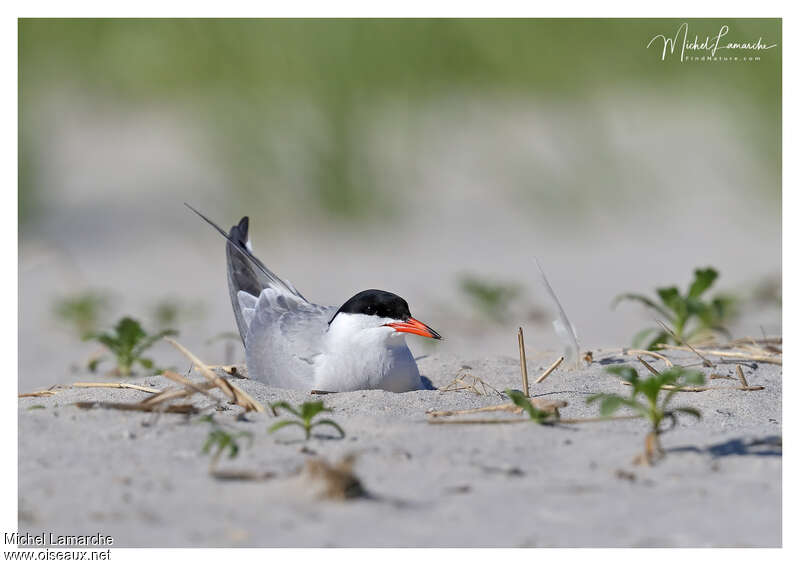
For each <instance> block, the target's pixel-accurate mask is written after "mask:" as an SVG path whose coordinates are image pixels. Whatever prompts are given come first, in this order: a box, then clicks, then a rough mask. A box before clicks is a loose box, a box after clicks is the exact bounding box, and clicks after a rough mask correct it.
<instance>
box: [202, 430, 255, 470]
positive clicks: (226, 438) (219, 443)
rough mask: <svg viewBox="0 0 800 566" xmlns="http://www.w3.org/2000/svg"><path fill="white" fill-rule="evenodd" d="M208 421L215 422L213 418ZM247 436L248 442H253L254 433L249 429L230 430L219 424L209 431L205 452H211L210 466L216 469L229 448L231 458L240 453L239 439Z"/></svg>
mask: <svg viewBox="0 0 800 566" xmlns="http://www.w3.org/2000/svg"><path fill="white" fill-rule="evenodd" d="M208 422H211V423H212V424H213V420H211V419H209V421H208ZM240 438H246V439H247V440H248V444H252V443H253V434H252V433H251V432H249V431H228V430H226V429H224V428H221V427H219V426H217V425H214V428H213V429H212V430H211V431H210V432H209V433H208V436H207V437H206V442H205V444H204V445H203V454H208V453H211V463H210V465H209V468H210V469H211V470H214V469H216V467H217V463H218V462H219V459H220V458H221V457H222V454H223V453H224V452H225V451H226V450H227V451H228V458H230V459H231V460H232V459H233V458H236V456H238V455H239V450H240V447H239V439H240Z"/></svg>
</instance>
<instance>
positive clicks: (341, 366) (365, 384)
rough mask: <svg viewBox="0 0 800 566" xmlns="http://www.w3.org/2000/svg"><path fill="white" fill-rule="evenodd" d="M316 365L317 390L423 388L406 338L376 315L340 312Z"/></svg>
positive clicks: (315, 380) (396, 390)
mask: <svg viewBox="0 0 800 566" xmlns="http://www.w3.org/2000/svg"><path fill="white" fill-rule="evenodd" d="M314 365H315V368H314V389H318V390H321V391H356V390H359V389H385V390H387V391H393V392H397V393H400V392H403V391H413V390H415V389H421V388H422V381H421V380H420V376H419V370H418V369H417V363H416V362H415V361H414V357H413V356H412V355H411V351H410V350H409V349H408V346H407V345H406V341H405V337H404V336H403V335H402V334H400V333H398V332H396V331H395V330H394V329H392V328H389V327H386V326H382V325H381V324H380V321H379V320H378V319H376V317H374V316H366V315H360V314H346V315H345V314H343V313H340V314H339V315H337V316H336V318H335V319H334V320H333V322H332V323H331V325H330V328H329V329H328V332H327V334H326V336H325V346H324V351H323V353H322V355H320V356H319V358H318V359H317V360H316V363H315V364H314Z"/></svg>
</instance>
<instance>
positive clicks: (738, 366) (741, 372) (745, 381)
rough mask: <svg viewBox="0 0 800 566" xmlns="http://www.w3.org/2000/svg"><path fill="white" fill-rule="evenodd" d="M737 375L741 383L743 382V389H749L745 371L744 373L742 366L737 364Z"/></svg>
mask: <svg viewBox="0 0 800 566" xmlns="http://www.w3.org/2000/svg"><path fill="white" fill-rule="evenodd" d="M736 375H738V376H739V381H741V382H742V386H743V387H749V384H748V383H747V379H746V378H745V377H744V371H742V366H741V365H739V364H736Z"/></svg>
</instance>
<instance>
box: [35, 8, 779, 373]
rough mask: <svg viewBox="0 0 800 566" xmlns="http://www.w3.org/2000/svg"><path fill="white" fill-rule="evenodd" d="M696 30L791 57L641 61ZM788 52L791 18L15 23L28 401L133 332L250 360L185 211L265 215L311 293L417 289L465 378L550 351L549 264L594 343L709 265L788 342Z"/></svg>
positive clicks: (271, 246)
mask: <svg viewBox="0 0 800 566" xmlns="http://www.w3.org/2000/svg"><path fill="white" fill-rule="evenodd" d="M683 22H688V24H689V35H690V37H689V39H690V40H691V39H693V37H694V35H695V34H697V35H699V36H700V41H702V39H703V38H704V37H705V36H714V35H716V34H717V33H718V32H719V31H720V28H721V27H722V26H728V28H729V31H728V33H727V35H726V37H725V38H724V40H723V43H724V42H725V41H739V42H742V41H748V42H754V41H756V40H757V39H758V38H762V42H763V43H766V44H777V47H776V48H774V49H770V50H768V51H762V52H759V53H756V54H755V55H758V56H760V60H758V61H738V62H732V61H728V62H722V61H709V62H699V61H687V62H684V63H681V62H680V59H679V57H677V56H670V57H668V58H667V60H665V61H662V60H661V47H660V44H657V45H656V46H654V47H651V48H650V49H648V48H647V44H648V42H649V41H650V40H651V38H653V37H654V36H655V35H657V34H664V35H666V36H668V37H673V36H674V35H675V34H676V32H677V30H678V28H679V26H680V25H681V23H683ZM781 46H782V35H781V21H780V20H778V19H749V20H737V19H726V18H716V19H706V20H695V19H690V20H682V19H660V20H652V19H651V20H642V19H591V20H590V19H513V20H512V19H492V20H475V19H436V20H431V19H396V20H374V19H359V20H314V19H312V20H280V19H279V20H274V19H273V20H267V19H247V20H239V19H226V20H219V19H216V20H214V19H180V20H171V19H164V20H152V19H124V20H121V19H120V20H115V19H22V20H20V21H19V100H20V109H19V111H20V120H19V147H20V151H19V159H20V164H19V165H20V168H19V170H20V178H19V207H20V208H19V216H20V224H19V226H20V289H21V290H20V337H21V339H20V367H21V371H20V380H21V381H23V380H25V381H27V383H29V384H31V385H34V384H40V385H46V384H50V383H52V382H54V380H55V381H58V379H60V378H58V377H57V376H58V375H60V374H63V373H64V372H65V371H67V368H69V367H70V366H72V367H73V368H75V370H76V371H79V372H80V371H84V368H85V363H84V362H85V360H84V359H83V358H85V357H86V356H88V355H89V354H90V353H91V351H90V350H91V347H90V346H89V345H88V344H85V343H82V342H80V341H79V340H77V339H76V336H77V334H76V330H75V329H78V330H79V331H80V332H83V331H85V330H86V329H87V328H109V327H110V326H111V325H112V324H113V323H114V321H116V320H118V319H119V318H120V317H121V316H124V315H131V316H134V317H135V318H137V319H139V320H141V321H142V323H143V324H144V325H145V327H146V329H147V330H148V331H155V330H158V329H160V328H163V327H165V326H170V327H175V328H177V329H178V330H180V331H181V341H182V342H184V343H185V344H187V346H189V347H190V348H191V349H193V350H194V351H196V352H197V353H198V354H199V355H201V356H202V357H204V358H206V359H207V360H208V361H210V362H222V361H228V360H229V359H230V358H237V357H240V356H241V349H240V346H239V345H238V342H237V340H236V337H235V336H233V338H232V337H231V334H230V331H231V330H233V328H234V326H233V317H232V314H231V309H230V305H229V302H228V296H227V290H226V288H225V265H224V247H223V243H222V241H221V240H220V238H219V237H218V236H217V235H216V234H214V233H213V232H212V231H211V230H209V229H208V228H207V227H206V226H204V225H203V224H202V223H201V222H200V221H199V220H198V219H197V218H196V217H194V216H193V215H192V214H191V213H189V212H188V211H187V210H186V209H185V208H183V206H182V203H183V202H184V201H186V202H189V203H191V204H192V205H194V206H195V207H197V208H199V209H200V210H202V211H204V212H205V213H207V214H208V215H209V216H210V217H211V218H213V219H215V220H217V221H218V222H219V223H220V224H221V225H223V226H230V225H231V224H233V223H234V222H236V221H238V219H239V218H240V217H241V216H242V215H245V214H248V215H250V216H251V224H250V226H251V232H252V237H253V243H254V246H255V250H256V254H257V255H258V256H259V257H260V258H261V259H262V260H263V261H264V262H265V264H266V265H268V266H269V267H270V268H272V269H273V270H274V271H276V272H277V273H278V274H279V275H281V276H283V277H285V278H288V279H290V280H292V281H293V282H294V283H295V284H296V285H297V286H298V288H299V289H300V290H301V292H303V294H304V295H305V296H307V297H309V298H310V299H312V300H315V301H317V302H320V303H325V304H330V305H333V304H341V303H342V302H343V301H344V300H345V299H346V298H348V297H349V296H351V295H352V294H354V293H355V292H357V291H360V290H362V289H365V288H382V289H387V290H391V291H394V292H396V293H398V294H400V295H402V296H404V297H405V298H407V299H408V301H409V304H410V305H411V309H412V312H413V313H414V314H415V316H417V317H418V318H420V319H422V320H425V321H426V322H427V323H429V324H431V326H433V327H434V328H436V329H437V330H438V331H439V332H441V333H442V334H443V335H445V336H446V337H447V341H446V342H445V343H442V344H440V345H438V348H439V350H438V351H439V352H442V353H448V352H449V353H451V354H453V355H454V356H456V357H458V359H459V360H461V357H462V356H463V355H465V353H469V354H470V355H474V356H489V355H497V354H507V355H510V356H515V355H516V348H517V343H516V327H517V326H518V325H524V326H525V332H526V337H528V340H529V342H530V344H529V350H530V351H535V350H541V349H548V348H559V347H560V345H559V341H558V339H557V338H556V337H555V335H554V333H553V329H552V326H551V324H550V322H551V320H552V314H553V313H552V305H550V304H549V303H548V301H547V298H546V297H544V296H543V295H542V293H541V290H540V289H539V287H538V286H537V281H538V275H537V272H536V269H535V266H534V263H533V257H534V256H536V257H538V258H539V260H540V261H541V262H542V264H543V266H544V268H545V270H546V272H547V274H548V277H549V278H550V280H551V283H552V284H553V287H554V288H555V289H556V292H557V293H558V295H559V298H560V300H561V302H562V303H563V305H564V307H565V309H566V310H567V312H568V313H569V315H570V318H571V320H572V322H573V324H574V325H575V326H576V327H577V329H578V336H579V339H580V340H581V342H582V344H583V345H585V346H586V347H587V348H592V347H597V346H619V345H622V344H628V343H629V342H630V338H631V336H633V334H634V333H635V332H636V331H638V330H640V329H641V328H642V327H644V326H648V325H652V322H653V321H652V316H651V315H650V313H648V312H647V311H645V310H643V309H637V308H635V307H634V306H632V305H621V306H620V307H619V308H617V309H616V310H614V311H612V310H611V309H610V308H609V305H610V302H611V300H612V299H613V298H614V297H615V296H616V295H617V294H619V293H622V292H640V293H645V294H651V293H652V291H653V289H654V288H655V287H657V286H667V285H678V286H680V287H681V288H684V287H685V286H686V285H687V284H688V282H689V280H690V277H691V274H692V270H693V269H694V268H696V267H704V266H713V267H715V268H717V269H718V270H719V271H720V279H719V281H718V283H717V284H716V287H715V291H717V290H719V291H720V292H726V293H733V294H735V295H737V296H739V297H741V298H743V300H744V303H743V308H742V309H741V312H742V316H741V318H740V320H739V322H737V324H738V326H736V327H735V328H732V329H731V330H732V331H733V332H734V333H735V334H737V335H760V334H761V332H762V331H763V332H767V333H772V334H775V333H780V331H781V313H780V296H781V292H782V290H781V250H780V246H781V177H780V171H781ZM718 55H720V56H722V55H727V53H718ZM739 55H749V54H745V53H739ZM432 348H433V346H432V345H430V344H429V343H427V342H423V341H419V342H413V341H412V349H413V350H414V351H415V352H418V353H424V352H426V351H430V349H432ZM170 355H171V352H170V351H169V350H165V351H162V352H158V353H157V354H156V356H155V357H156V359H157V362H158V364H159V365H160V366H168V365H169V364H170V363H180V360H179V358H177V357H174V358H170V357H169V356H170ZM223 358H224V359H223ZM171 360H172V361H171ZM462 361H463V360H462ZM459 363H460V362H459ZM456 369H457V368H456Z"/></svg>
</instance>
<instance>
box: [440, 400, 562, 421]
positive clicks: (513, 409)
mask: <svg viewBox="0 0 800 566" xmlns="http://www.w3.org/2000/svg"><path fill="white" fill-rule="evenodd" d="M530 402H531V404H532V405H533V406H534V407H536V408H537V409H541V410H542V411H548V412H554V411H557V410H558V409H561V408H563V407H566V406H567V402H566V401H545V400H543V399H537V398H536V397H534V398H530ZM496 411H507V412H509V413H514V414H517V415H518V414H520V413H522V408H521V407H518V406H517V405H515V404H514V403H503V404H502V405H490V406H488V407H478V408H477V409H460V410H456V411H429V412H428V416H430V417H434V418H436V417H450V416H453V415H471V414H475V413H491V412H496Z"/></svg>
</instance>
